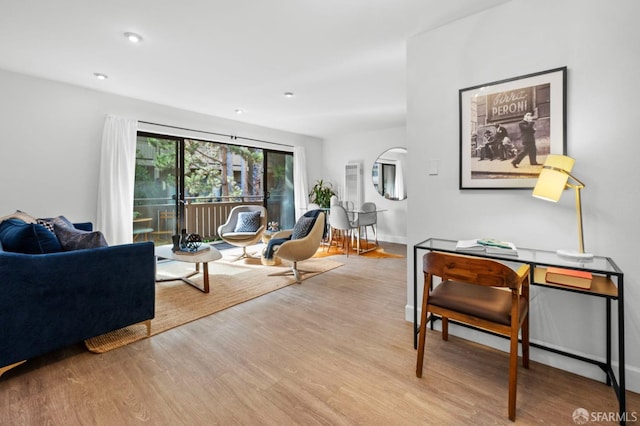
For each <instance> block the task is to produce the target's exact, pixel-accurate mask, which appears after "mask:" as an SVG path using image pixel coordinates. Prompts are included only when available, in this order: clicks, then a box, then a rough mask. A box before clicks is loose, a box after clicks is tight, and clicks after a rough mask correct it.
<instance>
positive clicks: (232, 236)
mask: <svg viewBox="0 0 640 426" xmlns="http://www.w3.org/2000/svg"><path fill="white" fill-rule="evenodd" d="M258 232H259V231H257V232H227V233H226V234H222V235H221V237H222V238H225V239H229V240H232V239H238V240H244V239H246V238H247V237H252V236H255V235H258Z"/></svg>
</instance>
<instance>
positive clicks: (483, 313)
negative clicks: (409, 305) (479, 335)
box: [429, 281, 527, 325]
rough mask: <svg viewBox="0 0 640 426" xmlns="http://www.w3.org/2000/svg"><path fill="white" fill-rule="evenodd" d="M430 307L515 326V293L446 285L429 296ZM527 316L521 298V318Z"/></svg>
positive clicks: (523, 299)
mask: <svg viewBox="0 0 640 426" xmlns="http://www.w3.org/2000/svg"><path fill="white" fill-rule="evenodd" d="M429 304H430V305H434V306H438V307H440V308H444V309H449V310H451V311H456V312H460V313H463V314H466V315H471V316H474V317H476V318H481V319H484V320H487V321H492V322H497V323H499V324H504V325H509V324H511V292H509V291H504V290H500V289H498V288H494V287H483V286H478V285H474V284H466V283H461V282H457V281H444V282H442V283H441V284H440V285H438V286H437V287H436V288H434V289H433V290H432V291H431V293H430V295H429ZM526 313H527V301H526V298H524V297H523V296H520V315H522V316H524V315H526Z"/></svg>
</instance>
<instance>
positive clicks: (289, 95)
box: [284, 92, 295, 98]
mask: <svg viewBox="0 0 640 426" xmlns="http://www.w3.org/2000/svg"><path fill="white" fill-rule="evenodd" d="M294 96H295V95H294V94H293V92H284V97H285V98H293V97H294Z"/></svg>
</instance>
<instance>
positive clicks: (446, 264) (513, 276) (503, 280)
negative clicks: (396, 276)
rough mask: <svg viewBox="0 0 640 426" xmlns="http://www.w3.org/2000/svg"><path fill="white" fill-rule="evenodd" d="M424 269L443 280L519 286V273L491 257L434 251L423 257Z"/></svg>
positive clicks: (515, 287) (495, 285)
mask: <svg viewBox="0 0 640 426" xmlns="http://www.w3.org/2000/svg"><path fill="white" fill-rule="evenodd" d="M423 271H424V273H425V274H430V275H435V276H437V277H441V278H442V279H443V280H452V281H460V282H464V283H469V284H478V285H482V286H491V287H509V288H510V289H511V290H517V289H518V288H519V285H518V282H519V278H518V274H517V273H516V272H515V271H514V270H513V269H511V268H510V267H508V266H506V265H504V264H502V263H500V262H496V261H494V260H491V259H484V258H479V257H470V256H460V255H456V254H447V253H441V252H434V251H432V252H429V253H427V254H425V255H424V257H423Z"/></svg>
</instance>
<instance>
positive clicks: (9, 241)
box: [0, 219, 62, 254]
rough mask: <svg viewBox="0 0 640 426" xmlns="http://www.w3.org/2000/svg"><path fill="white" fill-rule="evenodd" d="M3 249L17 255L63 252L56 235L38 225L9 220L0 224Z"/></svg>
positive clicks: (0, 238) (0, 239)
mask: <svg viewBox="0 0 640 426" xmlns="http://www.w3.org/2000/svg"><path fill="white" fill-rule="evenodd" d="M0 241H2V249H3V250H5V251H12V252H16V253H25V254H44V253H55V252H59V251H62V246H61V245H60V242H59V241H58V239H57V238H56V236H55V235H54V234H52V233H51V232H50V231H49V230H48V229H47V228H45V227H44V226H42V225H40V224H37V223H26V222H24V221H22V220H20V219H7V220H4V221H2V222H1V223H0Z"/></svg>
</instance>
